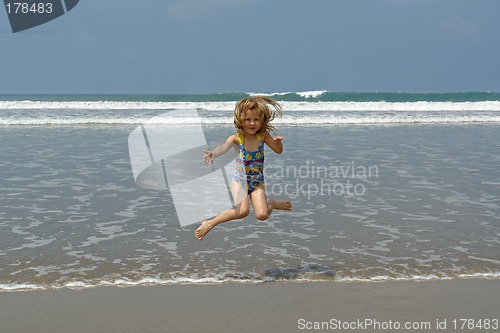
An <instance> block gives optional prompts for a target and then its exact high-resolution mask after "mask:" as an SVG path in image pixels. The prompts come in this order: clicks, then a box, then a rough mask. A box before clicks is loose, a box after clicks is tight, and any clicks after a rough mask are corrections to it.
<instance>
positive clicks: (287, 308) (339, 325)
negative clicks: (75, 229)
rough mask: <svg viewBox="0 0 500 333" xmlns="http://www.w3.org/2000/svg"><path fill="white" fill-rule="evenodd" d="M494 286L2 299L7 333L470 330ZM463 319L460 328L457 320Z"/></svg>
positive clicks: (224, 289)
mask: <svg viewBox="0 0 500 333" xmlns="http://www.w3.org/2000/svg"><path fill="white" fill-rule="evenodd" d="M499 296H500V280H498V279H463V280H459V279H457V280H433V281H385V282H272V283H261V284H238V283H223V284H201V285H196V284H177V285H163V286H135V287H116V286H110V287H96V288H91V289H81V290H76V289H60V290H45V291H15V292H2V297H1V300H0V302H1V303H2V311H1V313H0V321H1V322H2V326H3V329H4V330H5V331H6V332H24V333H29V332H37V333H43V332H72V333H76V332H86V333H89V332H198V331H199V332H257V331H263V332H300V331H332V332H335V331H342V332H389V331H390V332H398V331H405V332H435V331H439V332H465V331H469V332H472V331H474V330H471V329H470V327H469V326H470V325H472V323H474V325H478V324H481V325H483V326H484V325H485V324H486V322H488V323H489V324H488V325H489V326H490V327H491V329H489V330H485V329H483V330H482V331H486V332H488V331H495V330H494V329H493V328H494V327H495V325H496V324H495V323H498V320H500V311H499V310H500V309H499V307H498V297H499ZM464 319H466V320H468V321H467V322H464V321H463V320H464Z"/></svg>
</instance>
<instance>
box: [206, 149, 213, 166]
mask: <svg viewBox="0 0 500 333" xmlns="http://www.w3.org/2000/svg"><path fill="white" fill-rule="evenodd" d="M214 159H215V156H214V154H212V152H211V151H208V150H205V151H204V154H203V162H205V163H206V164H212V162H213V160H214Z"/></svg>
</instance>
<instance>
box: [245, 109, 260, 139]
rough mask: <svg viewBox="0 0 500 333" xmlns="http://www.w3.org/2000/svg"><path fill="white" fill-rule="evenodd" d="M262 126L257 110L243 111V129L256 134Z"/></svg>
mask: <svg viewBox="0 0 500 333" xmlns="http://www.w3.org/2000/svg"><path fill="white" fill-rule="evenodd" d="M261 126H262V121H261V120H260V114H259V111H257V110H248V111H247V112H246V113H245V122H244V124H243V130H244V131H245V133H247V134H256V133H257V132H258V131H260V128H261Z"/></svg>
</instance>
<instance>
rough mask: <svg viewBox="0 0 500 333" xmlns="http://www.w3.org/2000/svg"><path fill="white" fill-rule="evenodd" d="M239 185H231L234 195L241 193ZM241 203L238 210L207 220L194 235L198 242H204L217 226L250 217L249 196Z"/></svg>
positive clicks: (229, 210) (231, 210)
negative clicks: (206, 236)
mask: <svg viewBox="0 0 500 333" xmlns="http://www.w3.org/2000/svg"><path fill="white" fill-rule="evenodd" d="M238 185H239V184H237V183H235V182H232V184H231V190H232V192H233V194H234V193H237V192H238V191H240V187H241V186H238ZM240 201H241V202H239V203H237V205H236V208H234V209H228V210H226V211H224V212H222V213H220V214H219V215H217V216H216V217H214V218H213V219H210V220H205V221H203V222H202V223H201V226H200V227H199V228H198V229H196V231H195V232H194V235H195V236H196V238H198V240H202V239H203V237H205V235H206V234H207V233H208V232H209V231H210V230H212V229H213V227H215V226H216V225H218V224H220V223H224V222H228V221H231V220H236V219H242V218H245V217H247V216H248V214H249V213H250V200H249V199H248V195H246V197H245V198H243V199H242V200H240Z"/></svg>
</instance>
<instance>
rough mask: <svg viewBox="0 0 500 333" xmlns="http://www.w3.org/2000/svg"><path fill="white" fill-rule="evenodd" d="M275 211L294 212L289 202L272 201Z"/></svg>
mask: <svg viewBox="0 0 500 333" xmlns="http://www.w3.org/2000/svg"><path fill="white" fill-rule="evenodd" d="M272 204H273V207H274V209H279V210H292V203H291V202H290V201H289V200H272Z"/></svg>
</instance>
